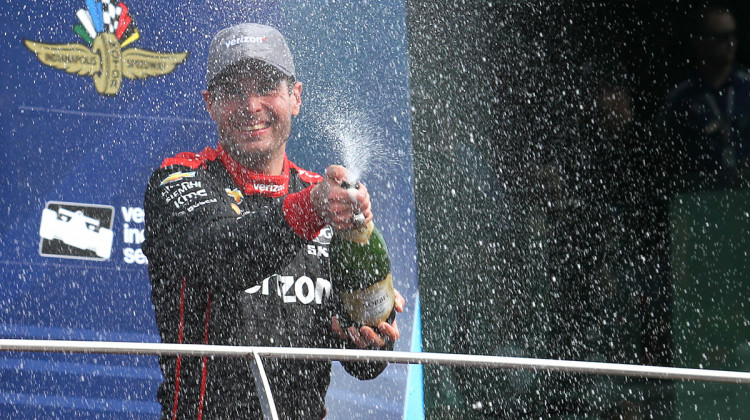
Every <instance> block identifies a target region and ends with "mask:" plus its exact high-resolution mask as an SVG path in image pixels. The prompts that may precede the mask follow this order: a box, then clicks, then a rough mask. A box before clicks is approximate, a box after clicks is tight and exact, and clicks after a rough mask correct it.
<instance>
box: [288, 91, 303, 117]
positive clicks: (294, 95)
mask: <svg viewBox="0 0 750 420" xmlns="http://www.w3.org/2000/svg"><path fill="white" fill-rule="evenodd" d="M290 96H291V98H290V101H291V108H292V115H294V116H295V117H296V116H297V115H299V111H300V108H301V107H302V82H294V87H292V92H291V94H290Z"/></svg>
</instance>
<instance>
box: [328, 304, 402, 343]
mask: <svg viewBox="0 0 750 420" xmlns="http://www.w3.org/2000/svg"><path fill="white" fill-rule="evenodd" d="M393 293H394V300H395V309H396V312H398V313H401V312H403V311H404V306H405V305H406V301H405V300H404V297H403V296H401V293H399V292H398V290H394V291H393ZM331 327H332V328H333V331H334V332H335V333H336V334H338V336H339V337H340V338H341V339H342V340H350V341H352V342H353V343H354V345H356V346H357V347H359V348H361V349H382V348H383V347H385V346H386V344H387V343H389V342H390V343H393V342H395V341H396V340H398V339H399V338H400V337H401V333H400V332H399V330H398V326H397V325H396V320H395V319H394V320H393V323H392V324H389V323H387V322H385V321H380V323H379V324H378V328H377V329H378V332H379V333H378V332H376V331H375V330H374V329H373V328H372V327H368V326H366V325H365V326H362V327H360V328H359V329H357V327H355V326H354V325H352V326H350V327H349V328H347V329H344V328H343V327H342V326H341V324H340V323H339V319H338V317H337V316H334V317H333V319H332V320H331Z"/></svg>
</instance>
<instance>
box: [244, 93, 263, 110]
mask: <svg viewBox="0 0 750 420" xmlns="http://www.w3.org/2000/svg"><path fill="white" fill-rule="evenodd" d="M246 102H247V108H248V110H249V111H250V112H251V113H256V112H260V111H261V110H262V109H263V104H262V101H261V97H260V95H258V94H257V93H255V92H250V93H248V95H247V100H246Z"/></svg>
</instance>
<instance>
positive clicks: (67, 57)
mask: <svg viewBox="0 0 750 420" xmlns="http://www.w3.org/2000/svg"><path fill="white" fill-rule="evenodd" d="M76 16H77V17H78V23H76V24H75V26H73V31H74V32H75V33H76V34H78V36H79V37H80V38H82V39H83V40H84V41H86V42H87V43H88V46H87V45H84V44H74V43H70V44H46V43H42V42H35V41H30V40H27V39H24V41H23V43H24V45H26V48H28V49H29V50H31V51H32V52H34V54H36V56H37V58H39V61H41V62H42V63H44V64H46V65H48V66H50V67H54V68H56V69H60V70H65V71H66V72H68V73H70V74H76V75H78V76H92V77H93V79H94V86H95V87H96V91H97V92H99V94H101V95H107V96H114V95H117V93H118V92H119V91H120V86H121V85H122V79H123V77H125V78H128V79H146V78H148V77H153V76H163V75H166V74H169V73H171V72H173V71H174V70H175V68H176V67H177V65H179V64H181V63H182V62H183V61H185V59H186V58H187V56H188V53H187V52H182V53H159V52H154V51H148V50H144V49H140V48H129V49H124V48H125V47H126V46H128V45H130V44H132V43H133V42H135V41H136V40H138V39H139V38H140V37H141V35H140V33H139V32H138V28H137V27H136V26H135V22H134V20H133V17H132V15H131V13H130V11H129V10H128V7H127V6H126V5H125V3H124V2H119V3H116V2H115V1H114V0H86V8H85V9H79V10H78V12H76Z"/></svg>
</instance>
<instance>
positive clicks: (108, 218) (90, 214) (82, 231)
mask: <svg viewBox="0 0 750 420" xmlns="http://www.w3.org/2000/svg"><path fill="white" fill-rule="evenodd" d="M114 213H115V209H114V207H112V206H98V205H91V204H78V203H64V202H49V203H47V207H46V208H45V209H44V210H43V211H42V222H41V224H40V225H39V236H40V237H41V241H40V243H39V253H40V254H41V255H43V256H45V257H56V258H75V259H85V260H108V259H109V257H110V256H111V255H112V241H113V239H114V235H113V233H112V223H113V221H114Z"/></svg>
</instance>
